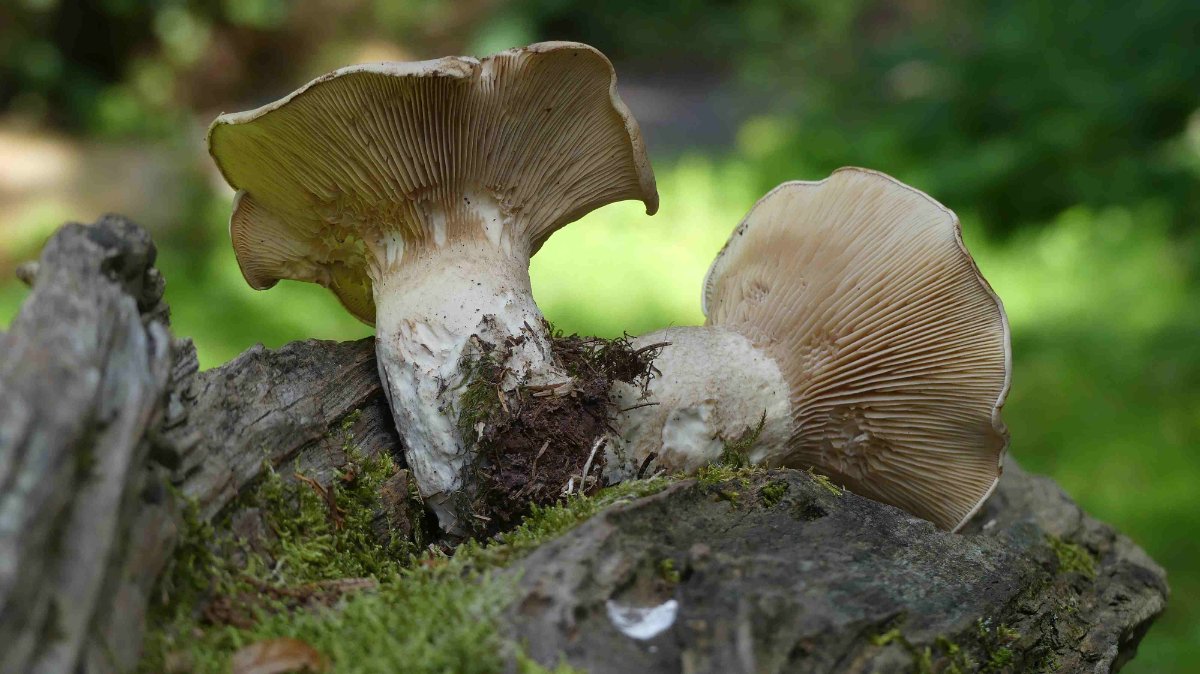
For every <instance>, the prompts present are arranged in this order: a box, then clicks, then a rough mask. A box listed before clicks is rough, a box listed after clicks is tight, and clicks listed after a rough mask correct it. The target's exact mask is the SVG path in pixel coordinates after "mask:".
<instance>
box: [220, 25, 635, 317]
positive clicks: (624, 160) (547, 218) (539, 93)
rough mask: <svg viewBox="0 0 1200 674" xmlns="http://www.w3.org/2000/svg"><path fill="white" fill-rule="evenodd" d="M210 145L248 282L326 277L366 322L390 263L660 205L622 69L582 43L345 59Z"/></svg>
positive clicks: (225, 126) (533, 246) (522, 249)
mask: <svg viewBox="0 0 1200 674" xmlns="http://www.w3.org/2000/svg"><path fill="white" fill-rule="evenodd" d="M208 143H209V152H210V153H211V154H212V156H213V158H214V160H215V161H216V163H217V165H218V167H219V168H220V170H221V173H222V175H223V176H224V177H225V179H226V181H227V182H228V183H229V184H230V185H231V186H232V187H234V188H235V189H237V190H238V191H239V195H238V199H237V204H236V206H235V210H234V214H233V217H232V218H231V220H230V235H231V238H232V239H233V245H234V250H235V252H236V255H237V259H238V264H239V265H240V267H241V269H242V273H243V275H244V276H245V278H246V281H247V282H248V283H249V284H250V285H251V286H252V287H254V288H258V289H264V288H269V287H271V286H272V285H274V284H275V283H276V282H277V281H278V280H280V279H284V278H289V279H297V280H302V281H311V282H315V283H320V284H322V285H324V286H326V287H328V288H330V289H331V290H333V291H334V293H336V294H337V296H338V298H339V299H340V300H341V301H342V303H343V304H344V305H345V306H346V308H347V309H348V310H349V311H350V312H351V313H353V314H354V315H355V316H357V317H358V318H360V319H362V320H364V321H366V322H368V323H370V322H373V320H374V303H373V297H372V293H371V283H372V281H371V274H373V273H382V271H384V269H381V267H383V268H395V267H397V266H400V265H402V264H403V262H404V261H405V260H406V259H409V258H410V257H412V256H416V255H421V254H423V253H424V252H427V251H429V250H430V249H431V248H433V247H435V246H441V245H444V244H445V243H446V242H448V241H449V242H453V241H459V240H463V239H479V240H481V241H483V240H486V241H490V242H491V243H492V244H493V245H496V246H499V247H501V248H503V249H505V250H511V251H512V253H513V254H514V255H521V256H528V255H532V254H533V253H534V252H536V251H537V249H538V248H539V247H541V245H542V243H543V242H544V241H545V240H546V238H547V237H549V236H550V234H552V233H553V232H554V231H555V230H557V229H558V228H560V227H562V226H563V225H565V224H567V223H569V222H571V221H573V220H576V219H578V218H580V217H582V216H583V215H584V214H586V213H587V212H589V211H591V210H593V209H595V208H598V207H600V206H602V205H605V204H608V203H611V202H614V201H620V200H624V199H638V200H641V201H643V202H644V203H645V204H646V208H647V211H648V212H649V213H653V212H655V211H656V210H657V208H658V193H657V191H656V188H655V183H654V175H653V172H652V171H651V168H650V164H649V161H648V159H647V157H646V151H645V146H644V143H643V141H642V137H641V133H640V131H639V129H638V126H637V122H636V121H635V120H634V119H633V117H632V116H631V115H630V113H629V110H628V109H627V108H626V107H625V105H624V103H623V102H622V101H621V99H620V97H619V96H618V95H617V93H616V76H615V73H614V71H613V68H612V65H611V64H610V63H609V61H608V60H607V59H606V58H605V57H604V55H603V54H601V53H600V52H598V51H596V50H595V49H593V48H591V47H588V46H587V45H582V44H577V43H567V42H547V43H539V44H534V45H530V46H528V47H524V48H520V49H513V50H509V51H506V52H502V53H499V54H496V55H494V56H490V57H487V58H484V59H482V60H476V59H473V58H468V57H449V58H443V59H438V60H434V61H422V62H415V63H379V64H369V65H360V66H351V67H347V68H343V69H341V70H338V71H335V72H333V73H330V74H328V75H325V76H323V77H320V78H318V79H316V80H313V81H312V82H310V83H308V84H306V85H305V86H304V87H301V88H300V89H298V90H297V91H295V92H293V93H292V94H290V95H288V96H287V97H285V98H283V99H281V100H279V101H277V102H275V103H271V104H269V105H266V106H263V107H262V108H258V109H256V110H251V111H248V112H243V113H234V114H227V115H222V116H220V117H218V118H217V120H216V121H215V122H213V125H212V127H211V128H210V129H209V134H208Z"/></svg>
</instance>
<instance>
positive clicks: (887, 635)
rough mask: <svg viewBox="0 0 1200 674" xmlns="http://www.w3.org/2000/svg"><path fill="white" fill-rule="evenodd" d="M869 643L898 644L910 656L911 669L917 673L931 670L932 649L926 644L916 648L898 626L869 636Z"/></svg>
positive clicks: (876, 644) (927, 672) (926, 673)
mask: <svg viewBox="0 0 1200 674" xmlns="http://www.w3.org/2000/svg"><path fill="white" fill-rule="evenodd" d="M871 644H872V645H874V646H880V647H883V646H890V645H892V644H898V645H900V646H901V647H903V648H904V650H906V651H908V654H909V657H911V658H912V666H913V670H914V671H915V672H917V674H932V672H933V651H932V650H931V649H930V648H929V647H928V646H926V647H924V648H918V647H917V646H915V645H913V643H912V642H910V641H909V640H908V639H907V638H906V637H905V636H904V634H903V633H902V632H901V631H900V628H899V627H893V628H892V629H890V630H888V631H886V632H884V633H883V634H877V635H875V636H873V637H871Z"/></svg>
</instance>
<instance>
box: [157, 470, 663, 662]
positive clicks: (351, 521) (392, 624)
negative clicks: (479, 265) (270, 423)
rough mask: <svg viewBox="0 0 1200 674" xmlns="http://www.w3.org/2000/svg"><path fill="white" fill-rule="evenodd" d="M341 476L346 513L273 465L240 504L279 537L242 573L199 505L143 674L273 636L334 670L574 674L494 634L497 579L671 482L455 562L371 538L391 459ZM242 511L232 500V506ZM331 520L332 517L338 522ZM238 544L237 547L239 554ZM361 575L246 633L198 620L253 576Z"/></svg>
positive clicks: (618, 494)
mask: <svg viewBox="0 0 1200 674" xmlns="http://www.w3.org/2000/svg"><path fill="white" fill-rule="evenodd" d="M348 465H349V466H352V467H353V468H348V470H347V472H346V473H344V474H343V477H346V476H348V475H349V474H350V473H349V471H350V470H354V471H355V474H354V477H353V479H348V480H342V479H339V480H336V481H335V486H334V500H335V502H336V503H337V504H339V505H340V506H341V508H342V510H343V512H342V513H341V514H340V519H338V518H334V517H332V516H331V514H330V512H331V511H330V508H329V501H328V500H327V499H326V498H325V497H323V496H322V495H320V494H318V493H317V491H316V490H315V489H313V488H310V487H309V486H308V485H306V484H305V483H303V482H291V481H287V480H283V479H282V478H281V477H280V476H279V475H277V474H276V473H275V472H274V471H268V473H267V476H266V477H265V478H264V480H263V482H262V483H261V484H260V485H258V487H257V488H256V489H254V490H252V492H253V493H252V494H250V495H248V496H247V497H245V500H244V501H243V502H242V503H241V504H240V506H241V507H242V508H246V507H260V508H262V509H263V512H264V513H265V516H266V518H267V520H268V525H269V527H270V528H271V529H272V531H275V532H276V533H277V534H278V538H277V540H275V541H274V542H273V543H271V544H270V546H269V548H270V549H269V552H268V554H266V555H261V554H250V555H249V558H248V561H247V564H246V566H245V567H244V568H242V569H236V568H234V567H233V564H232V562H230V561H229V560H228V559H223V558H220V557H218V556H217V555H215V554H213V552H212V547H211V545H209V544H208V542H210V541H211V540H212V537H213V527H211V526H209V525H207V524H205V523H203V522H202V520H200V518H199V517H198V516H197V513H196V512H195V509H192V510H191V511H190V515H189V517H188V518H186V522H187V523H188V524H187V531H186V532H185V535H184V541H183V543H182V544H181V545H180V547H179V551H178V553H177V555H176V559H175V564H174V570H173V571H172V573H171V574H170V575H171V576H172V578H173V584H174V585H173V586H174V587H176V588H179V587H183V586H187V587H190V588H192V590H193V592H190V593H183V592H180V591H178V589H176V590H175V591H173V592H172V602H171V604H170V605H169V606H167V607H162V608H161V609H160V611H159V612H158V615H156V616H155V617H154V618H152V620H151V624H154V625H158V627H157V628H156V629H154V630H152V631H151V632H150V634H149V635H148V638H147V644H146V655H145V658H144V660H143V662H142V663H141V671H143V672H147V673H148V672H156V673H157V672H166V671H171V670H170V668H169V667H168V664H169V663H171V664H172V665H179V666H182V668H183V670H184V671H189V672H197V673H199V674H206V673H208V672H226V671H228V667H229V659H230V657H231V656H232V653H233V652H234V651H236V650H237V649H238V648H239V647H241V646H243V645H246V644H248V643H252V642H254V641H258V640H261V639H268V638H273V637H281V636H288V637H294V638H298V639H301V640H303V641H305V642H306V643H308V644H310V645H312V646H313V647H314V648H316V649H317V650H318V651H319V652H321V653H322V654H323V655H325V656H326V657H328V658H329V659H330V660H331V661H332V662H333V663H334V666H335V671H337V672H380V671H403V672H413V673H416V674H420V673H423V672H430V673H433V672H464V673H467V674H470V673H474V672H479V673H483V672H496V671H502V670H503V669H504V668H505V666H506V663H509V662H516V663H517V671H519V672H525V673H528V674H540V673H544V672H551V671H552V672H554V673H556V674H569V673H570V672H572V671H573V670H572V669H571V668H570V667H568V666H567V665H565V664H560V665H558V666H557V667H556V668H555V669H553V670H547V669H544V668H542V667H540V666H538V665H537V663H534V662H533V661H531V660H529V659H528V658H527V657H525V656H524V654H523V653H522V652H521V649H520V648H519V646H518V645H517V644H514V643H512V642H510V641H508V640H506V639H505V638H503V637H502V636H501V635H500V633H499V631H498V629H497V622H496V621H497V619H498V618H499V613H500V611H501V610H502V609H503V607H504V606H505V605H507V603H508V602H509V600H510V599H511V597H512V595H513V592H514V591H515V588H514V586H513V581H512V579H511V578H508V577H505V578H501V577H500V576H497V575H495V573H494V571H495V567H498V566H501V565H504V564H508V563H510V562H512V561H514V560H515V559H517V558H519V557H520V556H522V555H524V554H525V553H527V552H528V551H530V550H532V549H533V548H534V547H536V546H537V545H539V544H540V543H541V542H543V541H544V540H546V539H547V538H549V537H552V536H556V535H558V534H561V533H563V532H565V531H566V530H567V529H569V528H571V527H573V526H575V525H576V524H578V523H580V522H581V521H583V520H585V519H587V518H588V517H591V516H592V515H594V514H595V513H597V512H598V511H600V510H601V509H603V508H605V507H607V506H610V505H613V504H615V503H619V502H621V501H624V500H629V499H634V498H639V497H642V496H646V495H649V494H652V493H654V492H657V491H659V490H661V489H662V488H664V487H665V486H667V485H668V484H669V481H668V480H667V479H664V478H659V479H654V480H645V481H634V482H627V483H624V484H621V485H618V486H615V487H612V488H609V489H606V490H604V491H602V492H600V493H598V494H596V495H595V496H593V497H590V498H588V497H582V496H577V497H573V498H571V499H568V500H566V501H564V502H563V503H561V504H560V505H557V506H554V507H548V508H537V509H535V510H534V513H533V514H532V515H531V516H529V517H528V518H527V519H526V520H525V521H524V523H523V524H522V525H521V526H519V527H518V528H517V529H515V530H513V531H511V532H509V533H508V534H507V535H505V536H504V538H503V540H501V541H495V542H492V543H491V544H488V545H482V544H479V543H468V544H466V545H464V546H462V547H460V548H459V549H458V551H457V552H456V554H455V556H454V557H452V558H450V557H446V556H445V555H441V554H438V553H427V554H425V555H423V556H420V557H415V556H413V555H412V554H411V551H409V550H403V549H399V550H397V549H386V548H383V547H380V546H378V545H376V544H374V543H373V542H372V539H371V538H370V531H369V525H370V517H371V513H372V511H373V506H374V501H373V499H374V498H375V493H376V491H375V490H376V489H377V488H378V485H379V483H380V482H381V481H382V480H383V479H386V477H387V476H388V475H390V474H391V471H393V470H394V466H392V465H391V462H390V460H388V459H386V458H382V459H378V460H376V461H365V460H363V459H362V458H361V457H357V456H352V457H351V462H350V464H348ZM239 509H241V508H239ZM338 522H340V524H338ZM242 552H246V551H245V550H243V551H242ZM360 576H369V577H372V578H373V579H374V580H375V581H377V584H378V585H377V588H376V589H375V590H373V591H362V592H358V593H356V594H350V595H346V596H343V597H342V598H341V600H340V601H339V602H338V603H337V604H336V605H335V606H334V607H331V608H319V609H315V610H303V611H290V612H289V611H281V610H275V609H276V608H277V607H273V606H271V605H270V603H269V602H268V603H265V604H264V606H263V607H261V608H258V609H255V617H256V622H255V623H254V624H253V625H252V626H250V627H245V628H236V627H232V626H227V625H209V624H204V623H203V622H202V621H201V619H200V618H199V615H198V613H199V612H198V606H197V602H198V601H199V599H200V597H202V596H203V593H204V591H205V590H207V589H208V588H210V587H219V588H226V589H230V590H232V589H237V588H242V589H245V588H247V587H248V584H247V583H246V582H245V581H244V580H243V579H244V578H246V577H254V578H255V579H257V580H261V581H268V582H271V583H273V584H276V585H289V586H295V585H296V584H298V583H304V582H310V581H316V580H328V579H336V578H348V577H360Z"/></svg>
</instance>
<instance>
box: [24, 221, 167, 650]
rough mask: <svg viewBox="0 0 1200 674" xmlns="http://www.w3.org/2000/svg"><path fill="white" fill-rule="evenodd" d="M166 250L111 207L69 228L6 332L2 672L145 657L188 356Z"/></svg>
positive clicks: (47, 252)
mask: <svg viewBox="0 0 1200 674" xmlns="http://www.w3.org/2000/svg"><path fill="white" fill-rule="evenodd" d="M154 256H155V249H154V244H153V243H152V242H151V241H150V237H149V236H148V235H147V234H146V232H145V231H143V230H141V229H139V228H137V227H136V226H134V225H132V224H130V223H129V222H128V221H126V220H124V219H122V218H119V217H115V216H107V217H105V218H102V219H101V220H100V221H99V222H97V223H95V225H93V226H90V227H88V226H84V225H79V224H70V225H67V226H65V227H63V228H62V229H60V230H59V232H58V233H57V234H56V235H55V236H54V237H53V238H52V239H51V240H50V242H49V243H48V244H47V245H46V247H45V249H44V250H43V252H42V255H41V258H40V260H39V261H38V263H37V265H36V266H35V267H32V266H27V267H25V270H24V274H23V277H24V278H25V279H26V280H27V281H28V282H30V283H31V285H32V287H33V290H32V292H31V293H30V295H29V298H28V300H27V301H26V302H25V304H24V306H23V307H22V309H21V312H20V313H19V314H18V315H17V317H16V318H15V319H14V321H13V323H12V326H11V328H10V330H9V332H8V333H7V334H5V335H3V337H2V338H0V354H2V359H0V644H4V647H3V648H0V671H4V672H65V671H76V670H77V669H79V670H83V671H113V670H116V669H121V668H127V667H128V664H129V663H131V662H134V661H135V660H136V657H137V655H138V649H139V648H140V633H141V632H140V631H141V626H140V620H139V615H135V614H137V613H138V607H139V606H141V607H144V605H145V596H146V594H147V593H148V592H149V590H150V585H151V584H152V583H153V581H154V577H155V575H156V574H157V569H158V568H159V567H160V566H161V564H162V561H163V557H164V555H165V554H166V550H164V549H163V546H162V545H160V542H161V541H162V540H165V539H166V538H169V536H170V533H169V532H170V529H171V527H172V523H171V516H170V514H169V512H168V506H167V504H166V503H165V500H164V498H163V497H164V493H163V492H162V490H161V489H157V488H155V487H156V486H161V484H160V483H156V482H155V481H154V479H153V470H154V469H153V468H152V467H151V466H150V464H149V463H148V462H147V456H148V455H149V453H150V447H151V444H152V443H151V440H150V438H149V437H148V434H147V432H146V429H147V428H150V427H152V426H154V425H155V423H156V420H157V417H158V415H159V414H160V410H161V406H162V405H161V403H162V401H163V399H164V395H165V391H166V389H167V386H168V383H169V380H170V377H171V363H172V351H173V344H172V342H171V338H170V336H169V334H168V332H167V329H166V320H167V311H166V306H165V305H164V304H162V302H161V299H162V290H163V282H162V277H161V276H160V275H159V274H158V271H157V270H156V269H154V267H153V263H154ZM174 346H181V345H174ZM114 610H116V611H126V612H127V613H125V614H119V615H122V618H121V619H119V620H115V621H114V620H112V617H113V615H114ZM134 625H136V627H133V626H134Z"/></svg>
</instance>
